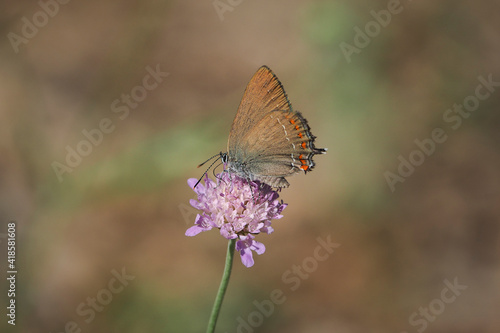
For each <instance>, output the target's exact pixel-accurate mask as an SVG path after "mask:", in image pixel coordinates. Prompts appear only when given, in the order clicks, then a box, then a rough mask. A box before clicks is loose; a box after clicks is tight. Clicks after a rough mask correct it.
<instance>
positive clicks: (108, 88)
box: [0, 0, 500, 332]
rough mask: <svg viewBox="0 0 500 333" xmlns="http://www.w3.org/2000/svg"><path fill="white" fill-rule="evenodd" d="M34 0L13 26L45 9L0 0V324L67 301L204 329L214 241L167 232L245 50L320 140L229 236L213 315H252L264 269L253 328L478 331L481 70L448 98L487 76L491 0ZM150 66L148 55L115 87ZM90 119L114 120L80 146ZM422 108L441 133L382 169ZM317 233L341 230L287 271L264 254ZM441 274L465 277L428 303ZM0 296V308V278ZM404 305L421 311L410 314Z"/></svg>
mask: <svg viewBox="0 0 500 333" xmlns="http://www.w3.org/2000/svg"><path fill="white" fill-rule="evenodd" d="M43 3H44V4H49V3H50V4H51V5H52V6H56V7H57V8H58V9H57V13H54V15H48V14H47V15H45V16H46V17H47V22H46V24H42V23H44V22H43V21H38V22H39V27H38V28H37V29H36V32H33V31H31V34H32V35H30V37H29V38H28V37H26V38H25V37H23V38H24V39H23V42H20V43H19V44H16V42H13V39H12V38H14V37H12V36H13V35H12V33H15V34H17V35H18V36H21V37H22V36H23V33H26V32H29V28H26V27H25V25H26V23H25V22H26V20H28V21H30V22H34V21H33V20H43V19H44V16H43V14H40V13H41V11H43V10H44V9H43V8H42V5H41V4H40V3H37V2H28V1H21V2H16V3H4V4H2V5H0V6H1V8H2V10H1V11H0V12H1V13H2V14H1V17H2V21H1V22H2V23H3V24H2V25H1V27H0V29H1V30H2V31H3V36H4V39H3V42H2V43H1V44H0V49H1V57H2V61H1V62H0V73H1V75H0V84H1V85H2V87H1V89H0V91H1V92H2V93H1V100H2V103H1V106H0V108H1V112H0V117H1V118H0V126H1V127H0V151H1V156H2V157H1V159H0V168H1V170H2V172H1V173H0V175H1V176H0V177H1V184H2V186H1V187H0V214H1V220H0V226H1V228H2V229H1V230H0V237H1V238H0V246H1V250H0V253H2V257H1V260H2V266H0V267H2V268H3V267H4V266H3V265H4V263H5V262H6V259H4V255H5V254H6V237H5V235H6V234H5V233H6V230H7V227H6V226H7V223H8V222H9V221H16V222H17V238H18V239H17V264H18V271H19V274H18V276H17V278H18V281H17V282H18V284H17V291H18V292H17V293H16V301H17V304H18V307H17V325H16V326H15V327H12V326H11V325H9V324H8V323H7V321H6V320H5V318H6V316H5V313H4V312H2V314H3V318H4V319H3V320H2V321H0V330H2V332H3V331H15V332H63V331H64V330H65V327H67V325H68V323H70V322H75V323H76V325H77V326H78V328H79V329H81V330H82V332H109V331H112V332H115V331H119V332H200V331H204V329H205V325H206V323H207V321H208V316H209V313H210V308H211V305H212V302H213V298H214V297H215V292H216V290H217V287H218V284H219V279H220V276H221V274H222V269H223V263H224V255H225V249H226V241H225V239H224V238H222V237H221V236H220V235H218V234H217V232H216V231H211V232H208V233H203V234H200V235H198V236H196V237H194V238H188V237H185V236H184V232H185V230H186V229H187V228H188V227H189V226H191V225H192V223H194V219H195V216H196V211H195V210H194V209H192V208H190V207H189V199H192V198H194V196H195V194H194V192H193V191H192V190H191V189H189V187H188V186H187V183H186V181H187V179H188V178H198V177H200V176H201V175H202V173H203V171H205V169H203V168H200V169H197V168H196V166H197V165H198V164H199V163H201V162H203V161H205V160H206V159H207V158H209V157H210V156H212V155H214V154H217V153H218V152H219V151H225V149H226V140H227V136H228V133H229V128H230V126H231V122H232V119H233V118H234V115H235V112H236V110H237V107H238V103H239V101H240V99H241V97H242V95H243V91H244V89H245V86H246V84H247V82H248V81H249V79H250V78H251V76H252V75H253V73H254V72H255V71H256V69H257V68H258V67H260V66H261V65H268V66H269V67H270V68H272V69H273V71H274V72H275V73H276V74H277V75H278V77H279V79H280V81H281V82H282V83H283V85H284V87H285V89H286V91H287V94H288V97H289V99H290V100H291V102H292V105H293V106H294V108H295V109H297V110H299V111H301V112H302V113H303V114H304V116H305V117H307V119H308V122H309V124H310V126H311V128H312V132H313V133H314V135H315V136H317V140H316V143H317V146H318V147H328V154H327V155H325V156H316V157H315V162H316V163H317V165H316V167H315V169H314V172H311V173H308V174H307V176H304V175H298V176H295V177H293V178H290V179H289V181H290V183H291V187H290V188H288V189H285V190H283V191H282V192H281V194H280V196H281V197H282V199H283V200H284V201H285V202H287V203H288V204H289V206H288V207H287V209H286V210H285V211H284V218H283V219H281V220H277V221H274V222H273V226H274V228H275V232H274V233H273V234H271V235H260V236H258V239H257V240H258V241H260V242H262V243H264V244H265V245H266V253H265V254H264V255H262V256H258V257H256V258H255V259H256V263H255V266H254V267H252V268H245V267H244V266H243V265H242V264H241V262H240V260H239V258H236V261H235V263H234V272H233V276H232V279H231V282H230V286H229V289H228V293H227V296H226V300H225V303H224V305H223V308H222V313H221V316H220V318H219V325H218V330H217V331H219V332H235V331H238V329H240V332H243V331H244V330H243V329H241V328H239V327H240V326H239V325H241V322H242V321H247V322H248V320H249V318H250V321H251V319H252V318H253V320H256V321H257V322H258V318H259V315H256V314H255V313H256V311H257V312H258V307H257V306H256V303H257V304H262V302H264V301H265V300H269V299H270V294H271V293H272V292H273V290H282V291H283V292H284V296H285V298H286V300H285V301H284V302H283V303H282V304H275V305H274V308H273V310H272V313H271V314H270V315H269V316H264V315H262V318H263V320H262V323H259V324H258V325H257V324H256V325H255V326H256V327H254V328H252V329H254V331H255V332H332V331H334V332H404V331H406V332H417V331H424V330H427V331H428V332H431V331H432V332H498V330H499V329H500V320H499V319H498V316H497V314H496V312H498V311H497V309H498V308H499V306H500V288H499V287H500V285H499V284H498V277H499V274H500V225H499V223H498V222H499V220H500V219H499V218H500V172H499V170H500V152H499V149H498V147H499V143H500V135H499V133H500V132H499V124H500V122H499V120H500V119H499V118H500V117H499V113H498V110H499V106H500V92H498V91H496V89H497V88H495V87H496V86H494V85H493V86H492V87H490V88H491V89H493V90H488V88H486V87H483V88H481V92H483V93H489V94H488V96H487V97H486V98H479V97H476V100H477V101H478V105H477V107H474V108H473V109H474V111H470V112H469V111H467V109H465V111H463V113H462V114H459V113H456V112H454V111H453V112H450V113H448V112H449V111H448V110H449V109H453V108H454V105H461V104H464V103H467V102H468V101H469V102H470V101H473V98H472V99H471V97H470V96H477V91H478V88H477V87H478V86H479V85H481V84H482V82H484V79H488V77H490V78H492V81H494V82H500V61H499V60H498V59H499V58H498V54H499V51H500V38H499V37H500V36H499V31H500V21H499V20H498V19H497V17H496V16H497V13H498V12H499V9H500V6H499V4H497V3H495V2H472V1H441V2H419V1H401V2H397V1H394V0H392V1H389V2H387V1H371V2H368V1H355V2H352V1H351V2H349V1H310V2H300V1H291V2H290V1H287V2H285V1H275V2H264V1H242V2H237V1H233V2H230V1H224V0H223V1H222V3H224V4H226V5H227V6H230V8H231V10H227V11H224V12H223V13H221V12H220V8H221V7H216V4H218V3H219V5H220V2H203V3H201V2H200V3H198V2H197V3H188V2H181V1H165V2H163V1H142V2H138V1H126V2H119V1H109V2H104V3H100V2H96V1H90V2H89V1H87V2H69V3H68V4H59V5H54V4H57V3H56V2H55V0H54V1H50V0H46V1H45V2H43ZM56 7H51V8H53V10H55V9H54V8H56ZM217 8H219V9H217ZM224 8H229V7H224ZM391 10H392V11H394V12H397V13H391ZM218 11H219V12H218ZM37 15H38V16H37ZM221 17H222V18H223V20H221ZM377 18H378V19H377ZM380 20H382V21H380ZM40 22H41V23H40ZM381 22H382V23H381ZM26 29H28V30H26ZM370 29H375V30H370ZM359 31H361V32H362V33H361V34H363V35H365V36H364V37H363V36H361V35H359ZM9 36H10V37H9ZM19 40H20V39H18V41H19ZM346 47H347V48H346ZM346 50H348V51H347V53H346ZM349 50H350V51H349ZM349 52H350V53H349ZM157 66H159V68H161V70H162V71H164V72H168V76H167V77H165V78H163V80H162V81H161V82H158V84H157V86H155V88H154V89H146V90H142V91H145V95H144V98H141V100H140V101H137V104H134V106H133V107H132V106H130V105H129V104H127V103H126V102H125V101H124V100H123V98H124V96H125V98H126V95H132V94H134V91H135V93H138V92H139V91H140V88H137V87H143V86H145V84H144V78H145V76H146V75H148V73H149V72H148V70H147V68H156V67H157ZM151 82H152V81H151ZM138 89H139V90H138ZM136 96H138V95H136ZM117 100H118V104H117V105H119V106H121V107H125V108H127V109H128V111H127V112H128V113H127V115H126V116H124V113H123V112H124V111H121V112H116V111H117V110H116V104H113V103H114V102H115V101H117ZM113 105H115V106H113ZM464 108H465V107H464ZM469 108H470V107H469ZM122 110H123V109H122ZM446 115H448V116H454V117H455V118H453V119H455V120H454V122H451V121H449V119H450V118H446ZM120 116H123V117H122V118H120ZM457 117H458V118H457ZM103 119H109V122H110V124H111V125H112V126H113V130H112V131H111V132H110V133H102V137H100V138H99V139H98V140H97V136H96V137H94V139H95V140H97V141H96V142H98V143H97V144H91V145H90V146H89V145H88V144H87V146H86V144H85V143H83V142H84V141H87V142H89V138H88V137H86V135H85V134H84V131H86V132H87V133H88V132H89V131H90V132H92V133H96V132H95V130H96V129H99V128H100V124H101V123H102V121H103ZM447 119H448V120H447ZM456 121H460V123H457V122H456ZM454 125H457V126H454ZM436 128H438V129H442V130H443V131H444V133H445V135H446V140H445V141H444V142H443V143H434V150H433V152H432V153H430V154H424V153H421V155H422V156H423V157H424V158H423V160H422V161H421V163H420V162H419V163H418V165H416V166H414V167H413V171H411V172H408V173H409V175H408V176H403V177H402V176H401V175H399V177H401V178H400V179H402V181H397V182H394V183H393V184H392V185H391V184H390V182H389V183H388V181H387V174H388V172H390V173H391V174H393V175H398V174H399V172H400V171H399V170H400V169H401V159H404V160H407V161H408V160H410V158H411V156H417V155H416V154H417V153H416V152H417V151H422V149H421V148H420V147H419V145H418V144H417V143H416V142H423V141H425V142H429V138H432V133H433V131H434V130H435V129H436ZM68 147H69V150H78V147H80V149H83V150H82V151H85V152H86V153H85V155H86V156H80V158H79V159H78V158H76V159H75V157H74V156H73V157H68V151H69V150H68ZM89 147H90V148H89ZM85 149H87V150H85ZM87 152H88V153H87ZM70 155H71V154H70ZM72 158H73V160H72ZM68 159H69V161H70V162H71V161H73V163H74V166H69V164H71V163H68ZM54 163H56V164H54ZM54 165H65V166H66V167H67V168H68V169H57V168H56V167H54ZM403 168H404V167H403ZM70 169H71V170H70ZM58 170H59V171H58ZM61 170H66V171H65V172H63V171H61ZM69 170H70V171H69ZM219 170H220V169H219ZM209 175H211V172H209ZM329 235H330V236H331V239H332V240H333V241H334V242H336V243H338V244H341V246H340V247H339V248H338V249H336V250H335V252H334V253H333V254H332V255H331V256H329V257H328V259H327V260H325V261H321V262H318V263H317V267H315V268H314V269H313V270H312V271H311V272H309V273H308V274H307V278H301V279H300V285H299V287H298V288H297V289H296V290H292V288H291V284H289V283H287V282H286V279H285V278H284V275H285V274H286V273H287V272H288V271H293V270H294V267H297V266H302V265H303V264H304V263H305V262H307V260H306V259H307V258H311V256H313V253H314V249H315V248H316V246H317V245H318V240H317V239H318V237H320V238H322V239H325V238H326V237H327V236H329ZM123 267H124V268H126V271H127V272H128V273H129V274H131V275H132V276H134V279H133V280H131V281H130V282H129V284H128V285H126V286H124V288H123V290H121V291H120V292H116V293H111V295H112V299H109V303H107V304H101V305H102V307H98V308H99V309H100V310H96V309H94V314H95V316H94V317H93V318H92V319H91V320H89V322H87V321H86V320H85V319H86V318H88V317H87V316H86V315H82V313H81V311H80V312H79V311H78V307H79V306H80V305H81V304H82V303H83V304H84V305H83V308H81V309H87V310H88V309H91V306H90V305H88V304H87V302H89V298H99V297H101V298H100V299H103V298H102V297H104V299H106V298H105V295H107V294H108V292H107V291H106V290H109V289H110V288H109V283H110V279H112V278H113V274H112V273H111V272H112V271H113V270H117V271H120V270H121V269H122V268H123ZM5 271H6V269H5ZM455 278H458V281H459V282H460V283H461V284H463V285H466V286H467V289H466V290H464V291H463V292H462V294H461V295H459V296H457V298H456V300H454V301H453V302H450V303H446V304H445V303H443V304H445V308H443V309H438V308H436V304H438V305H439V304H441V303H439V299H440V297H441V295H442V291H443V290H444V289H443V288H445V287H446V283H445V282H444V281H453V280H454V279H455ZM1 281H2V282H0V286H1V287H2V288H1V289H2V290H7V289H8V285H7V281H6V280H5V279H4V280H1ZM103 290H104V291H103ZM99 295H100V296H99ZM0 300H1V301H2V308H3V309H5V306H4V304H7V302H8V299H7V297H6V292H2V293H1V296H0ZM436 300H437V301H436ZM433 302H434V303H433ZM85 304H87V305H85ZM432 304H434V308H432ZM422 307H430V308H431V313H433V314H434V319H433V320H425V321H416V320H418V319H421V320H423V319H422V318H425V317H422V315H419V314H418V313H419V308H422ZM3 311H5V310H3ZM89 311H90V310H89ZM87 313H90V312H87ZM414 313H417V315H416V317H415V316H414ZM252 316H254V317H252ZM412 316H414V317H412ZM411 318H413V320H412V319H411ZM424 325H425V328H424ZM70 326H71V325H70Z"/></svg>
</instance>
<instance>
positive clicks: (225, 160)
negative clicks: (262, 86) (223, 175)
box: [220, 153, 228, 163]
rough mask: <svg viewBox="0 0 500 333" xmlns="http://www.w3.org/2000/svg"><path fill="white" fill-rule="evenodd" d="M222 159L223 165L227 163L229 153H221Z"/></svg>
mask: <svg viewBox="0 0 500 333" xmlns="http://www.w3.org/2000/svg"><path fill="white" fill-rule="evenodd" d="M220 159H221V161H222V163H227V160H228V156H227V153H221V154H220Z"/></svg>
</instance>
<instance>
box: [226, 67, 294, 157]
mask: <svg viewBox="0 0 500 333" xmlns="http://www.w3.org/2000/svg"><path fill="white" fill-rule="evenodd" d="M273 110H285V111H291V110H292V105H291V104H290V101H289V100H288V97H287V95H286V93H285V90H284V89H283V86H282V85H281V82H280V81H279V80H278V78H277V77H276V75H275V74H274V73H273V71H271V69H269V67H267V66H262V67H261V68H259V69H258V70H257V72H256V73H255V74H254V76H253V77H252V79H251V80H250V82H249V83H248V85H247V87H246V89H245V93H244V94H243V98H242V99H241V102H240V106H239V107H238V112H236V116H235V118H234V120H233V125H232V127H231V132H229V139H228V151H229V153H230V154H234V152H235V149H236V147H238V146H239V145H240V144H241V141H242V140H243V138H245V137H246V136H247V134H248V132H249V131H251V130H252V129H253V128H254V127H255V125H256V124H257V123H258V122H259V121H261V120H262V119H263V118H264V117H265V116H266V114H268V113H269V112H271V111H273Z"/></svg>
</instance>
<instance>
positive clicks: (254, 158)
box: [238, 110, 326, 187]
mask: <svg viewBox="0 0 500 333" xmlns="http://www.w3.org/2000/svg"><path fill="white" fill-rule="evenodd" d="M314 139H315V137H314V136H313V135H312V134H311V132H310V128H309V125H308V124H307V120H306V119H305V118H304V117H302V115H301V114H300V112H295V111H281V110H276V111H272V112H270V113H269V114H267V115H266V116H264V118H262V119H261V121H259V122H258V123H257V124H256V126H255V127H254V128H253V129H252V130H251V131H249V132H248V133H247V134H246V136H245V137H244V138H243V140H242V145H241V147H239V149H238V151H239V152H242V151H244V152H245V155H244V156H243V155H241V154H240V156H239V158H240V159H244V161H245V167H246V170H247V172H248V173H249V174H252V175H255V178H256V179H259V180H261V181H263V182H265V183H268V184H269V185H271V186H273V187H287V186H288V182H287V181H286V180H285V179H284V177H287V176H291V175H293V174H295V173H297V172H300V171H304V172H307V171H310V170H312V169H313V168H314V166H315V163H314V161H313V156H314V155H315V154H324V153H325V152H326V150H325V149H322V148H316V147H315V146H314Z"/></svg>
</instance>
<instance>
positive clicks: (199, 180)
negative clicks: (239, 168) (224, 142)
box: [193, 153, 221, 188]
mask: <svg viewBox="0 0 500 333" xmlns="http://www.w3.org/2000/svg"><path fill="white" fill-rule="evenodd" d="M217 156H221V153H219V154H217V155H214V156H212V157H210V158H209V159H208V160H206V161H205V162H203V163H201V164H200V165H198V168H199V167H201V166H202V165H203V164H205V163H207V162H208V161H210V160H211V159H213V158H214V157H217ZM217 161H218V159H216V160H215V161H213V162H212V164H210V166H209V167H208V168H207V170H205V172H204V173H203V174H202V175H201V177H200V179H198V181H197V182H196V184H194V186H193V188H195V187H196V186H198V184H199V183H200V182H201V180H202V179H203V177H204V176H205V175H206V174H207V172H208V170H210V168H211V167H212V166H213V165H214V164H215V163H216V162H217Z"/></svg>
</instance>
